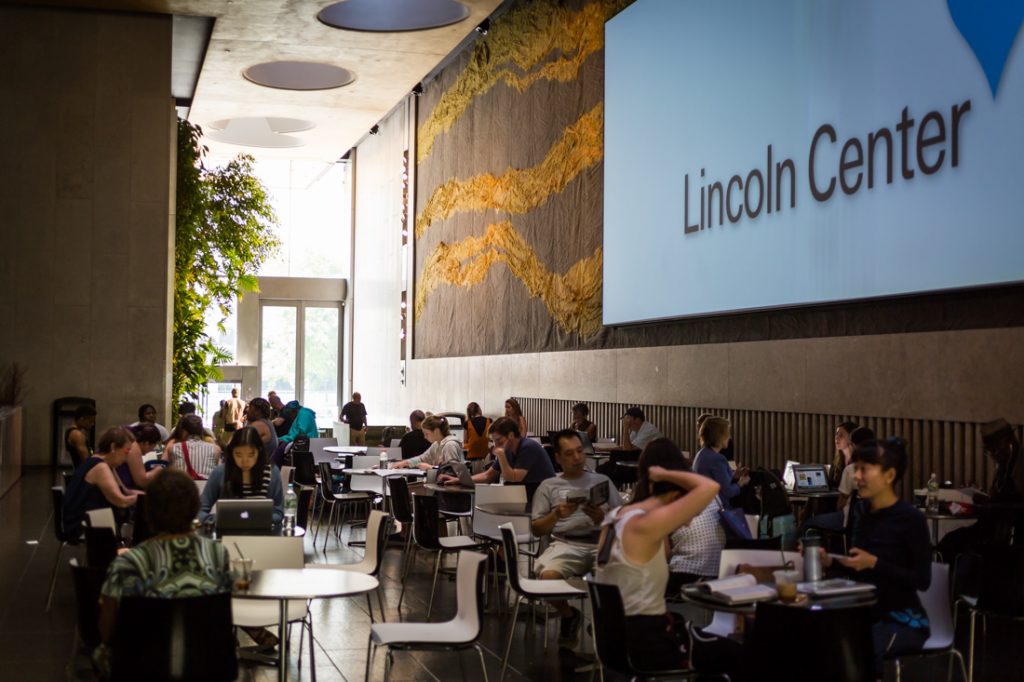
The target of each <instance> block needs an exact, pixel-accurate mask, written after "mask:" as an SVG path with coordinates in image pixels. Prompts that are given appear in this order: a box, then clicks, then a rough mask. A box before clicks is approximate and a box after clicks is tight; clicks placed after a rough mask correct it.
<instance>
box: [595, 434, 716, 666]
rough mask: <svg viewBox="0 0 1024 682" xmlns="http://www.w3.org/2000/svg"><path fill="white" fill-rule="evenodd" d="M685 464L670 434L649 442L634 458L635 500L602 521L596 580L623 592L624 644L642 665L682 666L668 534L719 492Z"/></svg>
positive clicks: (683, 659)
mask: <svg viewBox="0 0 1024 682" xmlns="http://www.w3.org/2000/svg"><path fill="white" fill-rule="evenodd" d="M686 468H687V467H686V461H685V460H684V459H683V454H682V453H681V452H680V451H679V448H678V447H677V446H676V444H675V443H673V442H672V441H671V440H669V439H668V438H658V439H656V440H653V441H651V442H650V443H648V444H647V447H645V448H644V451H643V452H642V453H641V454H640V460H639V462H638V471H637V490H636V502H634V503H633V504H630V505H627V506H624V507H619V508H618V509H615V510H614V511H613V512H612V513H610V514H608V516H607V517H606V518H605V520H604V524H603V525H604V526H605V529H604V532H603V534H602V537H601V544H600V546H601V551H599V557H600V558H604V557H605V556H607V561H606V562H605V563H604V564H603V565H600V566H599V567H598V570H597V581H598V582H601V583H610V584H614V585H617V586H618V588H619V591H620V592H621V593H622V601H623V606H624V607H625V611H626V621H627V628H626V632H627V635H628V640H627V642H626V646H627V649H628V651H629V655H630V658H631V659H632V660H633V661H634V662H637V663H642V668H643V669H644V670H666V669H673V668H680V667H684V666H685V656H684V655H683V654H682V652H681V651H680V648H679V642H678V641H677V640H676V638H675V637H673V634H672V630H673V623H672V619H671V618H670V614H668V613H667V611H666V609H665V586H666V584H667V583H668V574H669V571H668V558H667V553H666V548H667V545H666V539H667V538H668V537H669V536H670V535H671V534H672V532H673V531H674V530H676V529H677V528H679V527H680V526H683V525H686V524H688V523H689V522H690V521H691V520H692V519H693V518H694V517H696V516H697V515H698V514H700V513H701V512H702V511H703V510H704V508H705V507H707V506H708V504H709V503H710V502H711V501H712V500H713V499H714V498H715V495H717V494H718V484H717V483H715V482H714V481H713V480H711V479H709V478H705V477H704V476H700V475H699V474H694V473H690V472H689V471H686ZM609 526H612V527H614V533H613V532H612V531H611V530H610V529H609ZM608 542H610V543H611V544H610V546H607V547H606V543H608Z"/></svg>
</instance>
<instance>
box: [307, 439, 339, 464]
mask: <svg viewBox="0 0 1024 682" xmlns="http://www.w3.org/2000/svg"><path fill="white" fill-rule="evenodd" d="M337 445H338V439H337V438H310V439H309V451H310V452H312V453H313V460H314V461H315V462H322V461H324V460H328V461H330V460H331V459H333V455H331V454H330V453H329V452H327V451H326V450H325V449H324V448H327V447H335V446H337Z"/></svg>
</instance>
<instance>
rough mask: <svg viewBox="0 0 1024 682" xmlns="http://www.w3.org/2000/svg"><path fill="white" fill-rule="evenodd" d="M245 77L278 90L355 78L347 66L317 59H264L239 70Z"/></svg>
mask: <svg viewBox="0 0 1024 682" xmlns="http://www.w3.org/2000/svg"><path fill="white" fill-rule="evenodd" d="M242 75H243V76H245V78H246V79H247V80H250V81H252V82H253V83H256V84H257V85H263V86H266V87H268V88H280V89H282V90H330V89H331V88H340V87H341V86H343V85H348V84H349V83H351V82H352V81H354V80H355V79H356V76H355V74H354V73H352V72H351V71H349V70H348V69H343V68H341V67H340V66H334V65H332V64H321V63H319V62H296V61H280V62H264V63H263V64H256V65H255V66H250V67H249V68H248V69H246V70H245V71H243V72H242Z"/></svg>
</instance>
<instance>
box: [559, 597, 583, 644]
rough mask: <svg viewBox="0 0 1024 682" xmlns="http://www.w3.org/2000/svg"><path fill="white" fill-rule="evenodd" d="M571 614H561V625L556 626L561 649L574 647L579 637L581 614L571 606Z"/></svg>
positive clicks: (581, 621) (581, 622)
mask: <svg viewBox="0 0 1024 682" xmlns="http://www.w3.org/2000/svg"><path fill="white" fill-rule="evenodd" d="M571 608H572V614H571V615H569V616H563V617H562V622H561V625H560V626H559V628H558V646H559V647H561V648H563V649H575V648H576V644H577V642H578V641H579V638H580V626H581V625H582V624H583V614H582V613H580V610H579V609H577V608H575V607H571Z"/></svg>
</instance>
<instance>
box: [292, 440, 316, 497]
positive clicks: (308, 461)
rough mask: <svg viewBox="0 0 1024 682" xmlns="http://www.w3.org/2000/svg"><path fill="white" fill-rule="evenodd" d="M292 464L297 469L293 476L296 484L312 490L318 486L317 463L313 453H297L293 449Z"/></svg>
mask: <svg viewBox="0 0 1024 682" xmlns="http://www.w3.org/2000/svg"><path fill="white" fill-rule="evenodd" d="M292 464H293V466H294V467H295V471H294V472H293V473H292V476H293V478H294V479H295V482H296V483H298V484H299V485H301V486H309V487H310V488H312V487H313V486H315V485H316V462H315V461H314V459H313V453H312V452H308V451H307V452H295V450H294V448H293V449H292Z"/></svg>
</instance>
